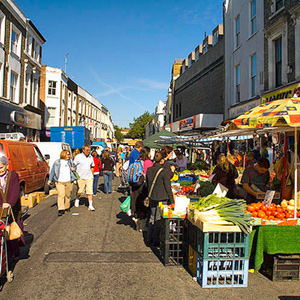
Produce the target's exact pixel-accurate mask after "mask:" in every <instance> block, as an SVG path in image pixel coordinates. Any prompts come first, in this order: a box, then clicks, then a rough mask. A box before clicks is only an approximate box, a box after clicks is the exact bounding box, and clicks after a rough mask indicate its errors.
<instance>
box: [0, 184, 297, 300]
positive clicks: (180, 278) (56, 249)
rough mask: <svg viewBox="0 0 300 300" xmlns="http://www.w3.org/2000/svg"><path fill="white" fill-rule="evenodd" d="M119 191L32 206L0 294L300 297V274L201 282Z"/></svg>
mask: <svg viewBox="0 0 300 300" xmlns="http://www.w3.org/2000/svg"><path fill="white" fill-rule="evenodd" d="M113 182H114V185H115V188H116V186H117V185H118V183H119V182H118V180H116V179H115V180H114V181H113ZM100 197H102V198H101V199H100ZM119 199H120V200H122V199H124V195H123V194H121V193H118V192H113V193H112V194H111V195H104V194H103V193H102V192H99V193H98V194H97V196H96V197H95V199H94V206H95V208H96V211H95V212H91V211H88V210H87V207H86V206H85V205H84V203H83V202H82V204H81V205H80V207H79V208H75V207H72V209H71V212H69V213H67V214H65V215H64V216H62V217H59V218H58V217H57V210H56V206H55V201H56V196H54V195H52V196H49V197H48V198H47V199H46V201H45V202H43V203H40V204H39V205H38V206H36V207H34V208H33V209H31V210H30V216H29V217H28V219H26V220H25V224H26V226H25V230H26V242H27V245H26V246H25V247H24V248H23V249H22V259H21V260H20V261H19V262H18V264H17V265H16V267H15V270H14V274H15V280H14V282H13V283H6V284H5V285H4V287H3V290H2V292H0V299H47V300H48V299H154V298H158V299H206V300H210V299H212V300H217V299H222V300H224V299H231V300H234V299H238V300H240V299H270V300H273V299H281V300H285V299H290V300H296V299H300V282H272V281H270V280H269V279H267V278H265V277H264V276H263V275H261V274H249V283H248V287H247V288H221V289H203V288H201V287H200V286H199V284H198V283H197V282H195V281H194V280H193V279H192V277H191V276H190V275H189V274H188V273H187V272H186V271H185V270H184V269H183V268H181V267H164V266H163V265H162V264H161V263H160V261H159V260H158V258H157V257H156V256H155V254H154V253H153V252H152V251H151V249H149V248H147V247H146V246H145V244H144V242H143V238H142V234H141V233H139V232H137V231H134V230H133V228H132V227H131V221H130V219H129V218H128V217H127V216H126V215H125V214H123V213H121V212H120V200H119ZM292 296H294V297H292ZM296 296H299V297H296ZM286 297H287V298H286Z"/></svg>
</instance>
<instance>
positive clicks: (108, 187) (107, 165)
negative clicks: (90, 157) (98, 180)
mask: <svg viewBox="0 0 300 300" xmlns="http://www.w3.org/2000/svg"><path fill="white" fill-rule="evenodd" d="M114 165H115V163H114V161H113V159H112V158H111V157H110V155H109V152H108V151H107V150H104V151H103V152H102V169H103V177H104V193H105V194H111V193H112V179H113V169H114Z"/></svg>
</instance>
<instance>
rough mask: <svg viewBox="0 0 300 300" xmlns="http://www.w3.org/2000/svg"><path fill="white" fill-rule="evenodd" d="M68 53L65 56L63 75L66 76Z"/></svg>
mask: <svg viewBox="0 0 300 300" xmlns="http://www.w3.org/2000/svg"><path fill="white" fill-rule="evenodd" d="M69 55H70V53H67V54H65V73H66V74H67V64H68V56H69Z"/></svg>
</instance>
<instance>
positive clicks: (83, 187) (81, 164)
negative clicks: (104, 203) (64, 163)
mask: <svg viewBox="0 0 300 300" xmlns="http://www.w3.org/2000/svg"><path fill="white" fill-rule="evenodd" d="M74 165H75V166H76V171H77V173H78V175H79V179H78V180H77V183H78V191H77V198H76V200H75V204H74V206H75V207H78V206H79V202H80V201H79V197H80V196H82V195H83V193H84V191H85V193H86V195H87V197H88V202H89V206H88V209H89V210H90V211H94V210H95V208H94V206H93V182H94V174H93V173H94V166H95V164H94V159H93V157H92V156H91V146H90V145H88V144H85V145H84V146H83V147H82V153H80V154H78V155H76V157H75V160H74Z"/></svg>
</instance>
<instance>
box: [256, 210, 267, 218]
mask: <svg viewBox="0 0 300 300" xmlns="http://www.w3.org/2000/svg"><path fill="white" fill-rule="evenodd" d="M257 216H258V217H259V218H261V219H262V218H263V217H265V216H266V214H265V212H264V211H262V210H259V211H258V215H257Z"/></svg>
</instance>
